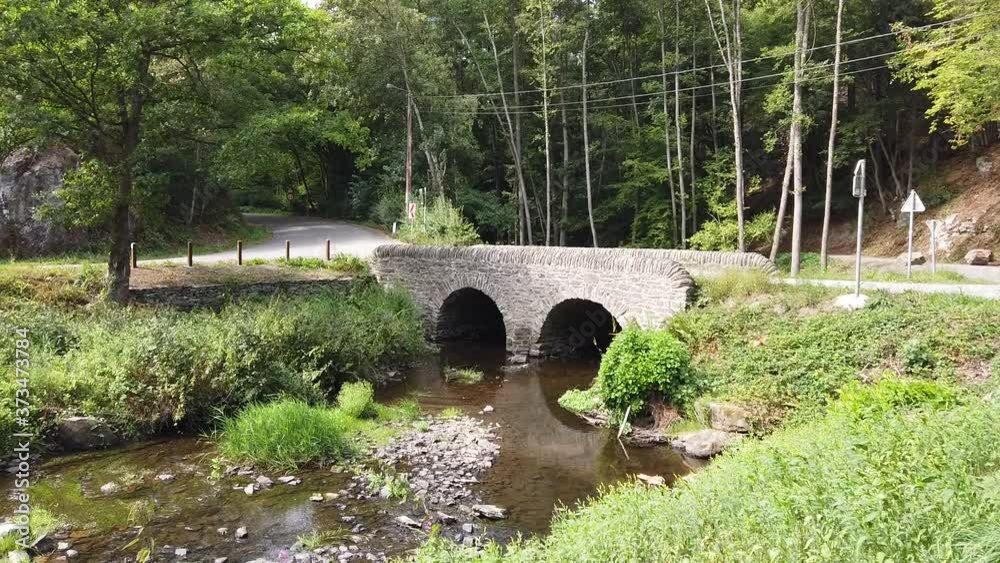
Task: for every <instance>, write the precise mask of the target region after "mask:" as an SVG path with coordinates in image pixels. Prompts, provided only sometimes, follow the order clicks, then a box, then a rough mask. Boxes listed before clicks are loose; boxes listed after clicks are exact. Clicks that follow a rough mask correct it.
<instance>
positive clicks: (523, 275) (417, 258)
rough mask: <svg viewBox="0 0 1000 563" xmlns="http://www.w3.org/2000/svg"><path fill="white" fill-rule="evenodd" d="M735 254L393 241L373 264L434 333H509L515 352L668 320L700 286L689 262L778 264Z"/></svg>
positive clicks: (586, 341) (549, 349)
mask: <svg viewBox="0 0 1000 563" xmlns="http://www.w3.org/2000/svg"><path fill="white" fill-rule="evenodd" d="M732 254H736V253H696V252H689V251H688V252H686V251H674V250H654V249H628V248H564V247H537V246H536V247H525V246H470V247H426V246H411V245H385V246H380V247H378V248H376V249H375V252H374V254H373V258H372V269H373V271H374V273H375V275H376V277H377V278H378V279H379V281H380V282H381V283H384V284H394V285H399V286H402V287H405V288H407V289H409V290H410V292H411V293H412V294H413V296H414V299H415V300H416V302H417V304H418V305H419V306H420V307H421V309H422V310H423V312H424V323H425V325H424V326H425V330H426V332H427V334H428V336H429V337H430V338H432V339H435V338H441V339H446V338H449V337H459V336H470V335H473V336H474V335H484V334H492V333H494V332H501V333H502V334H503V336H504V337H505V342H506V346H507V349H508V350H509V351H511V352H514V353H531V354H539V353H542V354H545V353H555V352H565V351H568V350H572V349H576V348H581V347H586V346H589V345H591V344H597V345H598V346H602V345H606V342H605V341H603V340H607V335H608V334H610V333H611V332H614V331H616V330H617V329H618V327H620V326H622V325H627V324H631V323H634V324H638V325H639V326H643V327H655V326H660V325H662V324H663V323H664V322H665V321H666V320H667V319H668V318H670V317H671V316H672V315H674V314H675V313H677V312H678V311H681V310H683V309H684V308H685V307H686V306H687V304H688V302H689V301H690V299H691V297H692V294H693V291H694V281H693V280H692V278H691V275H690V273H689V272H688V269H687V268H686V267H685V266H684V265H682V262H681V261H683V262H684V263H687V264H690V265H691V266H690V267H692V268H699V269H705V268H713V267H714V268H723V267H736V268H759V269H761V270H764V271H768V272H769V273H770V270H769V269H768V268H767V265H768V264H770V266H771V267H772V268H773V264H771V263H770V262H769V261H767V260H766V259H764V258H763V257H762V256H759V255H753V256H756V257H757V258H759V259H761V260H764V262H766V264H765V263H761V262H760V260H757V259H756V258H754V257H753V256H746V255H737V256H730V255H732ZM491 319H493V320H491ZM491 322H493V323H494V326H496V323H499V324H500V325H501V326H502V330H496V331H494V330H491V329H490V328H489V325H490V323H491Z"/></svg>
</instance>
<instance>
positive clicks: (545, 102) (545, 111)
mask: <svg viewBox="0 0 1000 563" xmlns="http://www.w3.org/2000/svg"><path fill="white" fill-rule="evenodd" d="M541 34H542V119H543V121H544V122H545V246H549V244H550V243H551V239H550V237H551V236H552V155H551V152H552V151H551V145H550V142H549V139H550V137H549V74H548V69H547V68H546V59H545V20H544V15H543V19H542V21H541Z"/></svg>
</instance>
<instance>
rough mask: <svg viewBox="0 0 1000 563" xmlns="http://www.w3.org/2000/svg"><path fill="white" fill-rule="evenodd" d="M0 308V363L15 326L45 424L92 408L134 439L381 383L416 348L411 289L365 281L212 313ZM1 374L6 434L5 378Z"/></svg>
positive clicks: (9, 381)
mask: <svg viewBox="0 0 1000 563" xmlns="http://www.w3.org/2000/svg"><path fill="white" fill-rule="evenodd" d="M4 313H5V314H4V315H3V317H2V318H0V346H2V347H0V358H2V361H3V362H4V365H6V366H13V365H14V358H13V354H14V345H13V344H14V343H13V340H12V339H13V338H14V333H13V328H15V327H19V328H27V329H28V331H29V332H28V334H29V339H30V342H31V348H30V349H31V360H32V372H31V374H32V380H31V385H32V395H33V397H34V398H35V399H36V400H37V401H38V403H39V404H44V405H46V408H45V409H44V410H43V411H40V413H41V417H42V418H41V420H40V423H41V424H42V425H43V427H48V426H51V424H52V423H54V422H55V421H56V420H57V419H58V418H59V417H61V416H69V415H93V416H99V417H103V418H105V419H107V420H108V421H109V422H111V423H112V424H113V425H116V426H117V427H119V428H120V429H122V430H123V431H125V432H126V433H127V434H131V435H141V434H146V433H150V432H156V431H161V430H166V429H169V428H174V427H178V426H179V427H182V428H189V429H202V428H204V427H206V426H209V425H210V424H211V423H212V421H213V420H215V419H216V417H217V416H218V414H219V413H220V412H221V413H222V414H228V413H232V412H235V411H236V410H238V409H240V408H242V407H243V406H245V405H248V404H252V403H258V402H263V401H266V400H269V399H271V398H273V397H278V396H287V397H292V398H299V399H303V400H307V401H315V400H318V399H320V398H322V397H323V396H324V395H325V394H326V393H328V392H329V391H331V390H333V389H336V388H337V387H338V386H339V385H340V384H341V382H343V381H344V380H346V379H353V378H361V379H365V380H369V381H379V380H381V378H382V377H383V376H384V373H386V371H387V370H388V368H390V367H392V366H397V365H400V364H403V363H405V362H406V361H408V360H409V359H410V358H411V357H412V356H413V355H414V354H416V353H418V352H420V351H421V350H423V347H424V342H423V337H422V332H421V328H420V317H419V313H418V311H417V309H416V307H415V306H414V304H413V302H412V301H411V300H410V298H409V296H408V295H406V294H405V293H401V292H399V291H396V290H384V289H382V288H381V287H379V286H377V285H374V284H368V283H358V284H355V285H353V286H352V288H351V289H349V290H344V291H328V292H321V293H317V294H314V295H311V296H306V297H278V298H274V299H272V300H268V301H258V302H243V303H240V304H239V305H235V304H234V305H229V306H226V307H224V308H223V309H222V310H221V311H219V312H213V311H210V310H197V311H193V312H187V313H184V312H178V311H174V310H170V309H165V308H145V307H128V308H119V307H111V306H107V305H103V304H95V305H91V306H88V307H86V308H70V309H67V308H62V307H56V306H50V305H42V304H37V303H20V304H18V305H17V306H14V307H12V308H10V309H9V310H5V311H4ZM3 381H4V383H0V395H2V396H3V397H4V399H3V400H4V403H3V404H4V405H5V406H4V407H0V426H2V427H4V428H5V429H9V428H10V426H9V425H10V424H11V421H12V414H13V413H12V412H11V411H10V410H9V409H10V408H12V405H13V399H12V397H13V393H14V387H13V381H14V378H13V375H12V374H11V375H10V377H5V378H4V379H3ZM7 399H10V400H7ZM4 435H5V436H6V435H9V433H5V434H4Z"/></svg>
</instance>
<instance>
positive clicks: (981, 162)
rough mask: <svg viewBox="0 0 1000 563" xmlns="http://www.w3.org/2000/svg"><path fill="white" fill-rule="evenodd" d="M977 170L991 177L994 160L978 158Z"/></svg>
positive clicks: (984, 157)
mask: <svg viewBox="0 0 1000 563" xmlns="http://www.w3.org/2000/svg"><path fill="white" fill-rule="evenodd" d="M976 170H977V171H979V173H980V174H982V175H983V176H989V174H990V173H991V172H993V160H991V159H990V157H988V156H980V157H977V158H976Z"/></svg>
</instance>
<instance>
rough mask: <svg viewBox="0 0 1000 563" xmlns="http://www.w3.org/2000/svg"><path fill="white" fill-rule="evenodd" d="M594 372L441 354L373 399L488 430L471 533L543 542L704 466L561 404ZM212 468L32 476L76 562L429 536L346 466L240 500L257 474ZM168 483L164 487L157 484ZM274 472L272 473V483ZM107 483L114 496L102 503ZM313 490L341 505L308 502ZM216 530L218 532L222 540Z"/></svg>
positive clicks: (164, 446)
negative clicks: (577, 510)
mask: <svg viewBox="0 0 1000 563" xmlns="http://www.w3.org/2000/svg"><path fill="white" fill-rule="evenodd" d="M449 367H451V368H466V367H472V368H476V369H479V370H481V371H482V372H483V373H484V374H485V377H484V378H483V380H482V382H480V383H475V384H458V383H446V382H445V380H444V377H443V372H444V370H445V369H447V368H449ZM596 372H597V362H596V360H541V361H536V362H531V363H529V364H524V365H515V366H510V365H506V354H505V353H504V351H503V349H501V348H490V347H484V346H481V345H469V344H451V345H447V346H444V347H442V349H441V350H440V353H439V354H436V355H430V356H427V357H424V358H422V359H420V360H419V361H418V362H417V364H416V365H414V366H413V367H411V368H409V369H407V370H406V371H405V372H403V373H402V374H400V377H399V378H398V381H395V382H392V383H390V384H388V385H386V386H385V387H383V388H382V389H380V390H379V392H378V394H377V398H378V400H380V401H383V402H391V401H394V400H398V399H401V398H404V397H412V398H415V399H416V400H417V401H418V402H419V404H420V406H421V408H422V410H423V411H424V412H425V413H427V414H429V415H436V414H438V413H440V412H441V411H443V410H445V409H450V410H451V411H454V409H460V410H462V411H463V412H464V413H465V414H466V415H468V416H470V417H473V418H476V419H480V420H482V421H483V422H484V423H488V424H489V425H491V426H495V431H494V433H495V436H496V437H495V440H496V443H497V444H498V445H499V455H498V457H496V459H495V461H494V463H492V467H490V468H489V469H487V470H485V471H483V472H482V473H481V474H480V475H479V477H478V479H477V480H476V482H475V483H473V484H471V485H470V487H471V488H472V489H473V490H474V492H475V495H476V496H477V497H478V498H481V499H482V500H483V502H486V503H489V504H492V505H497V506H500V507H503V508H505V509H506V510H507V518H506V519H504V520H500V521H489V522H479V521H475V522H474V524H475V526H476V528H477V532H479V531H480V530H484V529H486V530H488V531H489V534H488V537H493V538H501V539H502V538H507V537H511V536H513V535H515V534H516V533H522V534H525V535H531V534H544V533H545V532H547V531H548V529H549V526H550V523H551V520H552V516H553V513H554V511H555V510H557V509H558V508H559V507H562V506H566V507H572V506H573V505H574V504H576V503H577V502H580V501H582V500H584V499H586V498H587V497H588V496H592V495H594V494H595V493H596V492H597V491H598V490H599V488H600V487H601V486H603V485H607V484H612V483H615V482H618V481H621V480H623V479H626V478H628V477H629V476H630V475H634V474H637V473H645V474H650V475H661V476H663V477H664V478H665V479H666V481H667V482H668V483H670V482H672V481H673V480H674V479H675V478H676V477H677V476H680V475H684V474H686V473H688V472H690V471H692V470H694V469H696V468H697V467H699V466H700V464H701V462H699V461H696V460H693V459H688V458H685V457H683V456H681V455H679V454H677V453H676V452H674V451H673V450H671V449H670V448H669V447H658V448H634V447H629V446H626V445H623V444H622V443H621V442H619V441H618V440H616V439H615V436H614V434H613V433H611V432H609V431H607V430H603V429H598V428H594V427H592V426H590V425H588V424H586V423H585V422H584V421H582V420H580V419H579V418H577V417H576V416H575V415H573V414H572V413H570V412H568V411H566V410H565V409H563V408H562V407H560V406H559V404H558V398H559V397H560V395H562V394H563V393H564V392H565V391H566V390H568V389H571V388H583V387H586V386H589V385H590V383H591V382H592V380H593V378H594V377H595V375H596ZM487 406H489V407H492V410H491V409H486V407H487ZM484 409H486V411H490V410H491V412H484ZM214 458H215V450H214V447H213V445H212V444H211V442H210V441H209V440H206V439H202V438H198V437H171V438H165V439H160V440H155V441H150V442H145V443H141V444H134V445H131V446H129V447H126V448H121V449H117V450H110V451H104V452H91V453H87V454H78V455H73V456H64V457H59V458H55V459H51V460H49V461H48V462H46V463H45V464H44V466H43V467H42V468H41V477H40V478H39V479H38V480H37V482H36V484H35V486H34V487H33V488H34V494H33V498H34V499H35V502H36V503H38V504H42V505H47V506H48V507H49V508H51V509H52V511H53V512H56V513H60V514H63V515H64V516H65V517H66V518H68V519H69V521H70V522H71V523H72V524H73V528H72V531H71V532H70V534H69V537H67V538H65V539H63V540H61V541H65V542H68V543H70V544H71V545H72V549H74V550H75V551H76V552H78V556H77V558H76V559H74V560H75V561H95V562H97V561H99V562H106V561H127V560H131V558H132V557H133V556H134V555H135V553H136V551H137V550H138V549H139V548H141V547H150V548H152V549H151V551H152V554H153V557H152V560H154V561H174V560H179V559H181V557H180V556H178V555H177V553H178V551H177V550H178V549H180V550H186V553H185V552H184V551H182V552H181V553H184V556H183V557H184V558H186V559H187V560H192V561H206V560H207V561H214V560H215V559H216V558H221V557H226V558H228V560H229V561H230V562H233V561H249V560H253V559H255V558H266V559H270V560H275V561H280V560H289V561H290V560H292V559H291V558H292V555H293V553H294V550H292V549H291V548H292V547H293V546H294V545H295V544H296V543H297V542H298V541H299V539H300V538H302V537H305V536H307V535H309V534H310V533H313V532H314V531H317V530H318V531H321V532H323V534H324V542H323V545H329V546H330V547H331V548H332V549H333V550H334V552H332V553H331V555H332V559H333V560H336V559H337V558H338V557H337V556H338V555H340V554H343V555H344V557H345V558H346V557H347V556H348V555H352V554H353V555H355V556H356V558H357V559H359V560H363V558H364V557H368V558H370V559H380V558H384V557H391V556H395V555H401V554H403V553H405V551H406V550H408V549H412V548H413V547H415V546H417V545H419V544H420V543H421V541H422V540H423V539H424V538H425V537H426V531H425V530H421V529H419V528H418V529H410V528H406V527H405V526H400V525H399V524H398V522H397V521H396V518H397V517H398V516H399V515H400V514H404V513H406V512H407V511H409V512H410V513H412V511H413V506H412V505H410V504H407V503H400V501H399V500H393V499H386V498H380V497H378V496H377V495H374V496H373V495H370V494H363V493H364V490H363V489H364V487H363V484H360V483H359V482H358V479H357V478H356V476H354V475H352V474H351V472H350V470H349V468H344V469H341V470H339V472H334V471H331V470H329V469H326V468H323V469H310V470H301V471H298V472H294V476H295V477H296V478H297V479H299V480H300V481H301V483H298V484H282V483H276V484H275V485H274V486H271V487H267V488H264V489H262V490H260V491H258V492H255V493H254V494H253V495H247V494H246V493H245V491H244V490H243V485H245V484H246V483H247V482H250V481H249V480H250V479H253V478H254V477H255V476H256V475H257V473H256V472H255V473H254V474H252V475H251V474H248V475H245V476H242V479H243V480H242V481H241V480H240V478H241V477H240V476H234V477H232V478H222V479H213V478H212V477H218V475H219V472H220V470H221V469H222V468H220V467H218V466H217V464H213V459H214ZM164 475H169V476H172V478H171V479H169V480H163V479H160V478H158V476H164ZM281 475H282V474H280V473H275V474H270V475H268V476H269V477H270V478H271V479H273V480H275V481H277V479H278V477H279V476H281ZM110 482H113V483H116V484H118V485H119V489H118V490H116V491H114V492H112V493H110V494H106V493H102V492H101V490H100V488H101V487H102V486H103V485H105V484H107V483H110ZM0 486H4V487H7V488H8V489H9V488H10V486H11V480H10V478H9V477H6V476H5V477H4V478H3V479H2V480H0ZM323 493H327V494H328V495H329V494H331V493H333V494H336V495H338V496H339V497H340V498H338V499H337V501H332V502H316V501H315V500H314V499H312V498H311V497H313V495H316V494H323ZM358 497H361V498H358ZM2 508H3V509H4V513H6V514H9V513H10V511H11V509H12V507H11V504H10V502H9V501H8V502H7V503H6V504H5V505H4V506H3V507H2ZM470 522H471V520H470ZM458 524H459V525H460V524H461V522H459V523H458ZM220 528H226V533H225V534H224V535H222V534H220V533H219V532H220V530H219V529H220ZM239 528H245V529H246V532H247V534H246V537H243V538H236V530H238V529H239ZM136 537H138V538H139V540H138V541H135V542H134V543H133V541H134V540H135V538H136ZM129 544H131V545H129ZM300 550H301V547H300ZM344 550H346V551H344ZM54 555H55V556H58V555H60V554H59V553H56V554H54ZM52 560H55V559H52Z"/></svg>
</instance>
